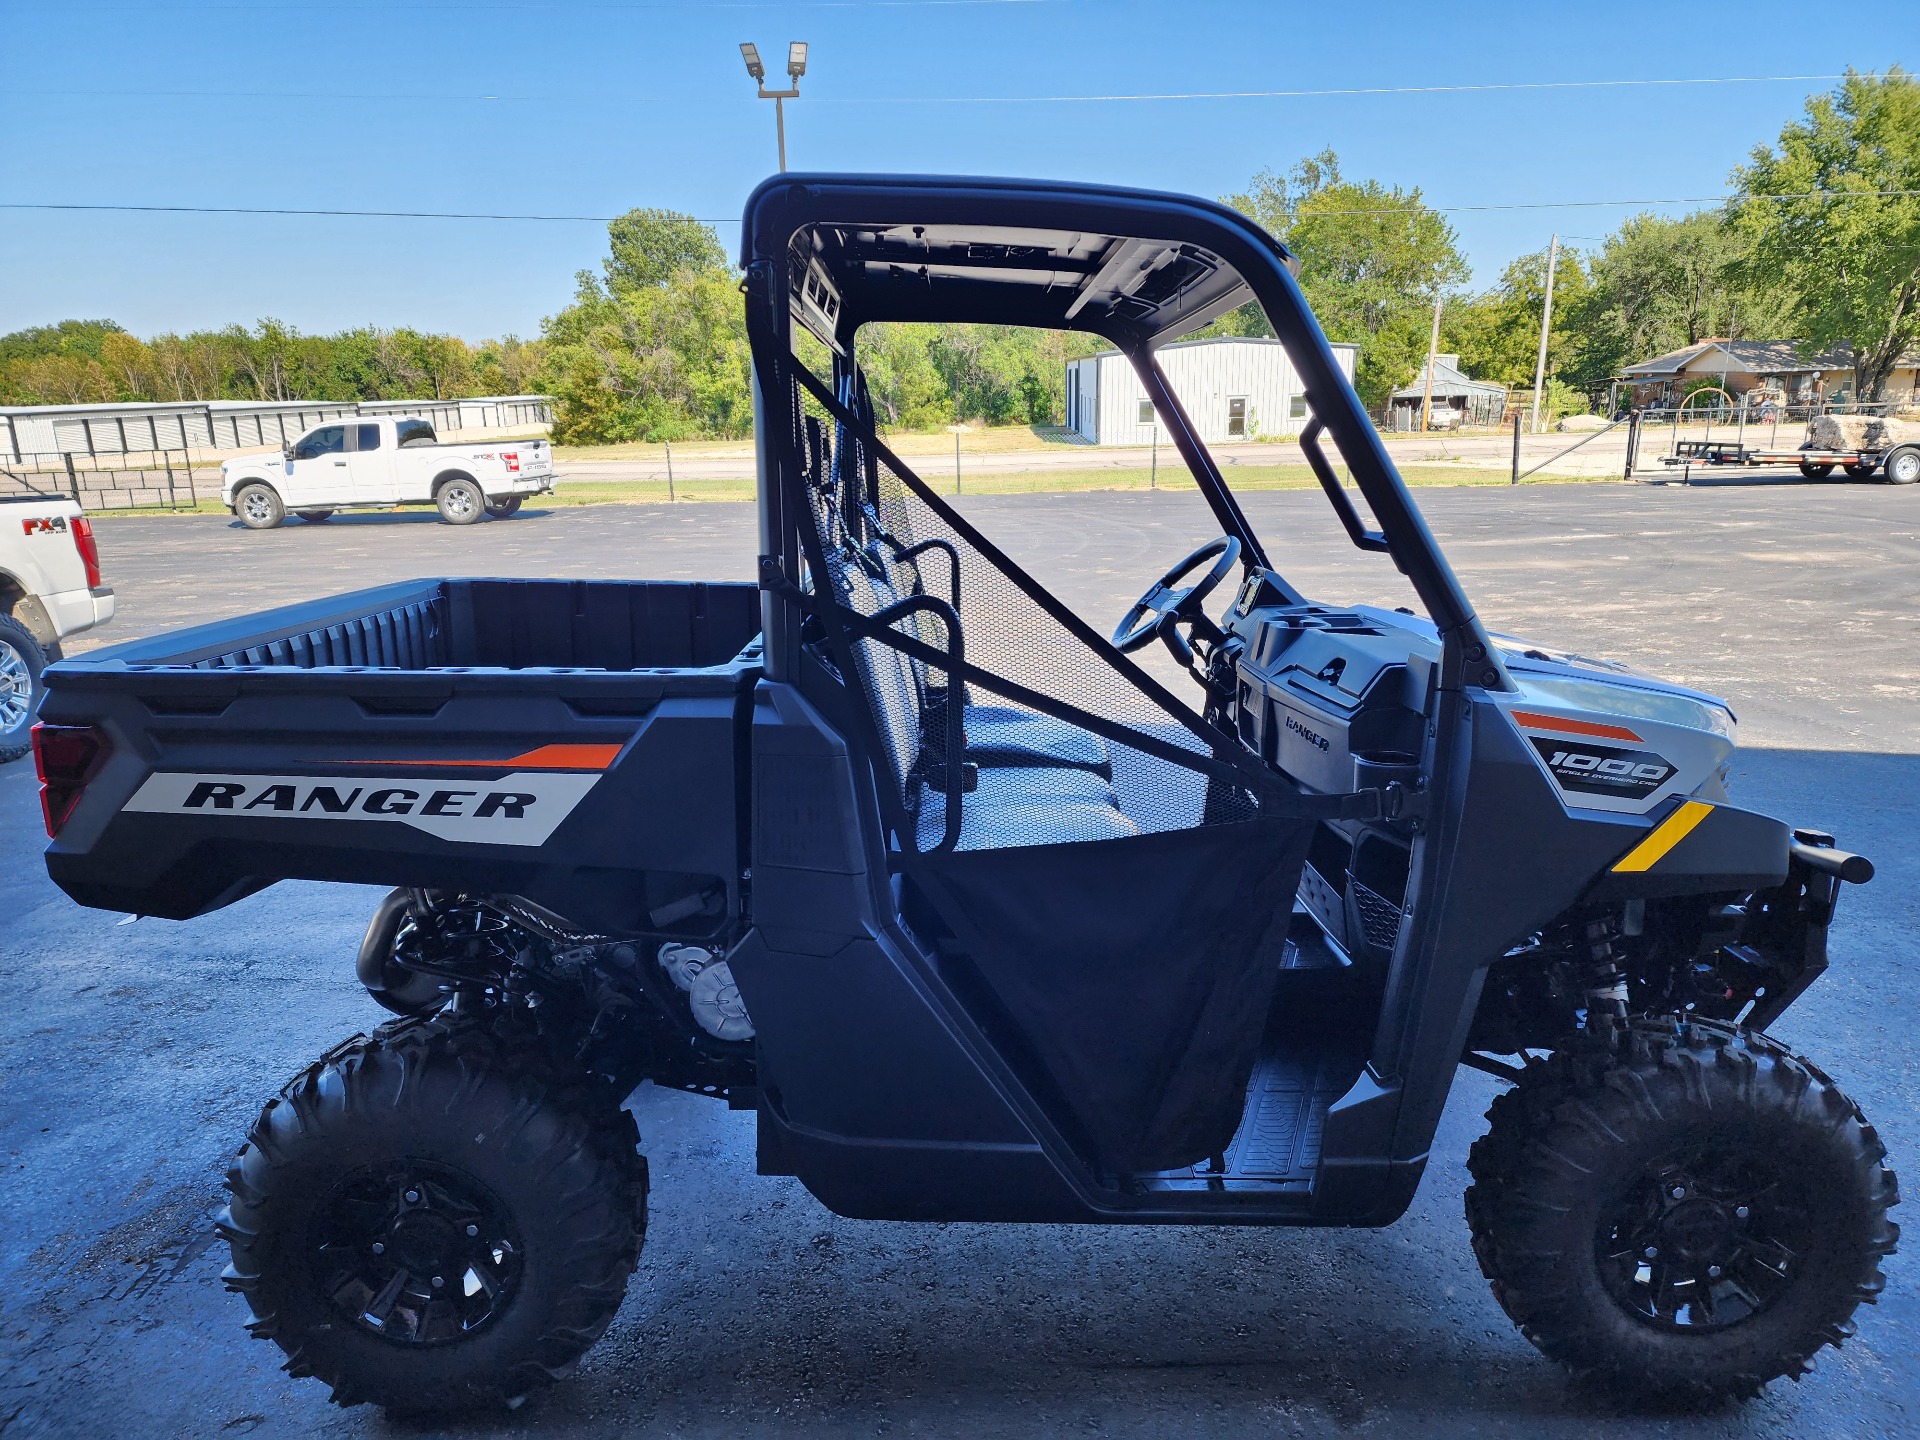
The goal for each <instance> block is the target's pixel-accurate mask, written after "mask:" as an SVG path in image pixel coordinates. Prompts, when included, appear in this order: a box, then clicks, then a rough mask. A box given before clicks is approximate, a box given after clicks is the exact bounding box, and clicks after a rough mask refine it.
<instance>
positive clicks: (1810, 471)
mask: <svg viewBox="0 0 1920 1440" xmlns="http://www.w3.org/2000/svg"><path fill="white" fill-rule="evenodd" d="M1800 473H1801V474H1802V475H1804V476H1806V477H1807V478H1808V479H1809V480H1824V479H1826V478H1827V476H1829V475H1831V474H1832V473H1833V466H1831V465H1816V464H1814V462H1813V461H1811V460H1802V461H1801V462H1800Z"/></svg>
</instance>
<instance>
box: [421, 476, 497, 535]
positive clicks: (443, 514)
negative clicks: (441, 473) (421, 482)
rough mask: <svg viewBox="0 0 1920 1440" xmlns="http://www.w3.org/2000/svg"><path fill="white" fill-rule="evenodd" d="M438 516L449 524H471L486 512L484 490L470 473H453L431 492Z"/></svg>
mask: <svg viewBox="0 0 1920 1440" xmlns="http://www.w3.org/2000/svg"><path fill="white" fill-rule="evenodd" d="M433 500H434V503H435V504H436V505H438V506H439V507H440V518H441V519H442V520H444V521H446V522H447V523H448V524H449V525H471V524H473V523H474V522H475V521H477V520H478V519H480V517H481V516H483V515H485V514H486V513H487V496H486V492H485V491H483V490H482V489H481V488H480V484H479V482H478V481H477V480H475V479H474V478H473V477H472V476H471V475H455V476H452V477H450V478H449V479H446V480H442V481H441V482H440V488H439V489H438V490H436V491H434V492H433Z"/></svg>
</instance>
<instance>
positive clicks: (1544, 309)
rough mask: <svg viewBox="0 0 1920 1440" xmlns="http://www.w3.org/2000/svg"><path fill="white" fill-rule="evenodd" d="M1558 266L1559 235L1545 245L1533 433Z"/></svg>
mask: <svg viewBox="0 0 1920 1440" xmlns="http://www.w3.org/2000/svg"><path fill="white" fill-rule="evenodd" d="M1559 267H1560V237H1559V235H1558V234H1556V235H1555V236H1554V237H1553V243H1552V244H1551V245H1549V246H1548V247H1547V299H1546V303H1545V304H1544V305H1542V306H1541V307H1540V358H1539V359H1537V360H1535V361H1534V362H1533V433H1534V434H1535V435H1538V434H1539V433H1540V391H1541V389H1542V388H1543V387H1544V386H1545V385H1546V383H1547V332H1548V331H1550V330H1551V329H1552V328H1553V272H1554V271H1555V270H1557V269H1558V268H1559Z"/></svg>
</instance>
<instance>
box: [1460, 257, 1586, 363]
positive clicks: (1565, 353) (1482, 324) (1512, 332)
mask: <svg viewBox="0 0 1920 1440" xmlns="http://www.w3.org/2000/svg"><path fill="white" fill-rule="evenodd" d="M1590 289H1591V286H1590V284H1589V281H1588V279H1587V272H1586V268H1585V267H1584V266H1583V265H1582V264H1581V261H1580V256H1579V253H1578V252H1577V251H1573V250H1563V251H1561V252H1560V259H1559V262H1558V263H1557V264H1556V265H1555V266H1554V271H1553V315H1554V325H1553V331H1552V333H1551V335H1550V336H1549V337H1548V340H1547V374H1548V375H1549V376H1553V375H1556V374H1559V373H1560V372H1561V371H1562V370H1566V369H1573V370H1575V371H1576V374H1578V371H1579V369H1580V366H1579V360H1580V357H1581V347H1582V345H1583V344H1584V336H1583V332H1582V330H1581V328H1580V326H1579V325H1578V324H1577V323H1576V322H1575V319H1574V317H1576V316H1578V315H1580V314H1581V313H1582V311H1583V309H1584V308H1585V306H1586V304H1587V298H1588V295H1589V292H1590ZM1546 294H1547V252H1546V251H1545V250H1536V251H1534V252H1533V253H1532V254H1530V255H1522V256H1520V257H1519V258H1518V259H1515V260H1514V261H1512V262H1511V263H1510V264H1508V266H1507V268H1506V269H1505V270H1503V271H1502V272H1501V273H1500V281H1499V283H1498V284H1497V285H1495V286H1494V287H1493V288H1492V289H1491V290H1487V291H1485V292H1483V293H1481V294H1479V295H1473V296H1468V297H1465V298H1463V299H1460V300H1456V301H1453V302H1451V303H1449V304H1448V305H1447V307H1446V308H1445V309H1444V310H1443V311H1442V312H1441V317H1440V341H1441V343H1440V348H1441V349H1442V350H1446V351H1450V352H1457V353H1458V354H1459V356H1460V364H1461V366H1462V367H1463V368H1464V369H1465V370H1466V372H1467V373H1468V374H1469V375H1471V376H1473V377H1474V379H1476V380H1492V381H1495V382H1497V383H1499V384H1502V385H1508V386H1514V387H1518V388H1523V389H1529V390H1530V389H1532V388H1533V369H1534V364H1535V362H1536V361H1537V360H1538V359H1539V354H1540V316H1541V312H1542V310H1543V309H1544V307H1545V304H1546ZM1588 378H1589V377H1587V376H1585V375H1584V374H1578V379H1579V381H1580V382H1581V383H1583V384H1584V383H1586V382H1587V380H1588ZM1549 393H1551V392H1549Z"/></svg>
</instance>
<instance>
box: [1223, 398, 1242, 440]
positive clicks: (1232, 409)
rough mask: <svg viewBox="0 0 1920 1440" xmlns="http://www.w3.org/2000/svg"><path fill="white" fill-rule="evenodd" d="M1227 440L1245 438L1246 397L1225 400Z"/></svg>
mask: <svg viewBox="0 0 1920 1440" xmlns="http://www.w3.org/2000/svg"><path fill="white" fill-rule="evenodd" d="M1227 438H1228V439H1229V440H1244V439H1246V438H1247V397H1246V396H1244V395H1233V396H1229V397H1228V399H1227Z"/></svg>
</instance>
